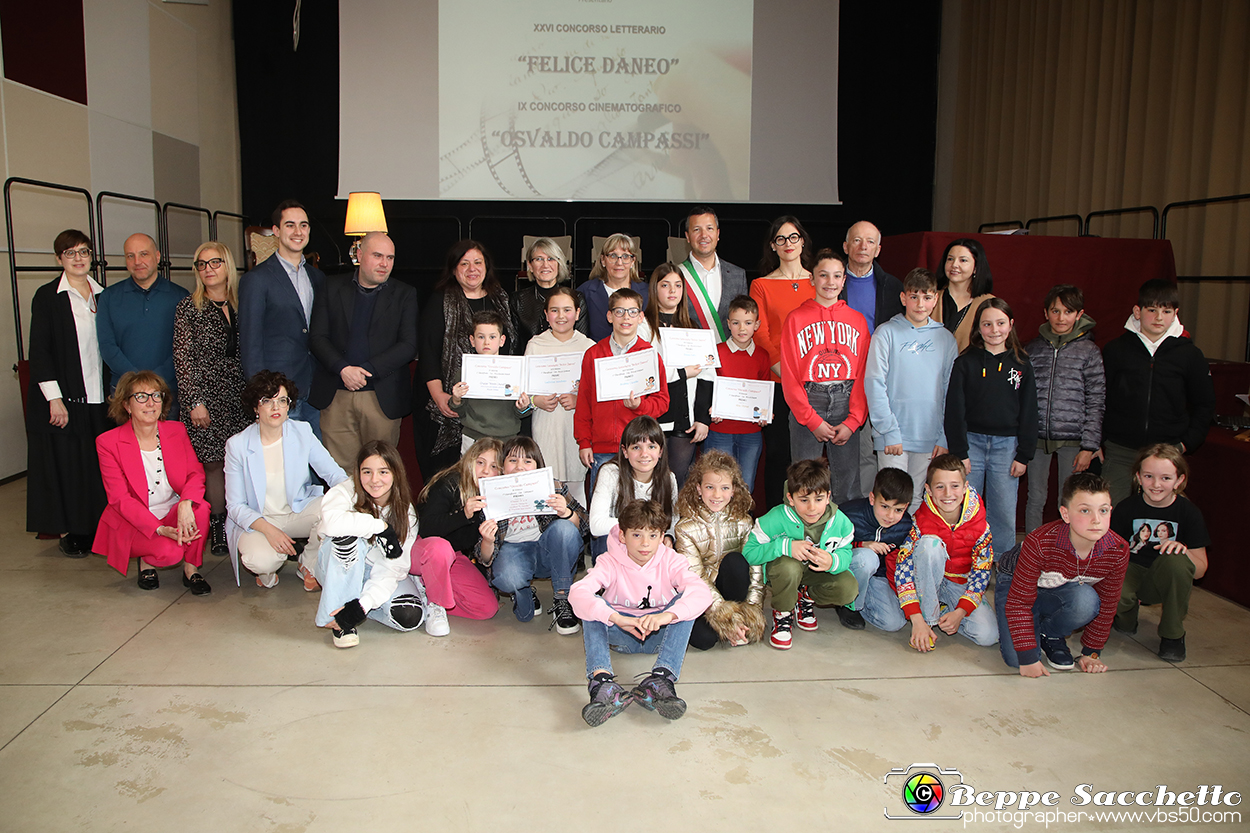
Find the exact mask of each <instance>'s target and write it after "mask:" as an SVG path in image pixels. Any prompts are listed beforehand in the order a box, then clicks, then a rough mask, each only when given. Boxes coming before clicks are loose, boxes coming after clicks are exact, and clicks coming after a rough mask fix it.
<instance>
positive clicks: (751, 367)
mask: <svg viewBox="0 0 1250 833" xmlns="http://www.w3.org/2000/svg"><path fill="white" fill-rule="evenodd" d="M716 351H717V352H718V353H719V354H720V367H719V368H717V370H716V375H717V376H724V377H727V378H730V379H754V380H756V381H759V382H767V381H768V380H770V379H772V378H773V370H772V367H773V359H772V356H770V355H768V351H767V350H766V349H764V347H763V346H762V345H760V344H758V343H756V345H755V355H749V354H748V353H747V351H746V350H738V351H733V350H730V349H729V342H728V341H723V342H721V343H720V344H718V345H717V346H716ZM700 384H706V383H704V382H700ZM711 429H712V430H713V431H716V432H719V433H721V434H756V433H759V431H760V426H759V424H758V423H754V422H745V421H743V420H740V419H726V420H721V421H720V422H717V423H714V424H713V425H712V426H711Z"/></svg>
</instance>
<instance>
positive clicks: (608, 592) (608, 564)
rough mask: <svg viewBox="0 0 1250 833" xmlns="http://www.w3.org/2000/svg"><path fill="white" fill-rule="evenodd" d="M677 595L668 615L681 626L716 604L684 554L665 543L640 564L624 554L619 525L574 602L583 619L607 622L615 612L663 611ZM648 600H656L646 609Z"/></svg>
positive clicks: (572, 596)
mask: <svg viewBox="0 0 1250 833" xmlns="http://www.w3.org/2000/svg"><path fill="white" fill-rule="evenodd" d="M600 590H602V591H603V595H602V596H600V595H599V591H600ZM678 593H681V598H680V599H678V600H677V601H676V602H675V603H674V604H673V606H672V607H671V608H669V612H670V613H672V614H674V615H675V616H676V617H677V621H679V622H685V621H687V620H689V619H693V618H694V617H696V616H698V615H699V614H700V613H702V612H703V611H705V610H707V609H708V607H709V606H710V605H711V604H712V593H711V591H709V590H708V589H707V584H705V583H704V581H703V579H701V578H699V577H698V576H697V575H695V574H694V571H693V570H691V569H690V562H689V561H688V560H687V559H686V557H685V556H684V555H679V554H678V552H677V551H676V550H674V549H673V548H672V547H670V546H668V545H667V544H663V543H662V544H660V546H659V549H657V550H656V553H655V555H653V556H651V560H650V561H648V562H647V563H646V565H645V566H639V565H638V564H637V563H636V562H635V561H634V560H633V559H632V558H630V557H629V553H627V552H626V551H625V544H624V543H622V541H621V529H620V527H619V526H614V527H612V531H611V532H609V533H608V551H607V552H606V553H604V554H603V555H601V556H599V560H598V561H596V562H595V566H594V567H591V568H590V571H589V572H588V573H586V576H585V577H584V578H582V579H581V580H580V581H578V582H575V583H574V584H573V589H571V590H570V591H569V603H570V604H572V605H573V612H574V613H576V614H577V616H578V618H580V619H585V620H588V621H591V622H604V623H607V622H608V621H609V617H611V615H612V611H613V610H615V611H616V612H618V613H624V614H626V615H627V616H645V615H646V614H648V613H655V612H657V611H660V610H663V609H664V607H665V606H666V605H667V604H668V603H669V602H671V601H672V600H673V597H675V596H676V595H677V594H678ZM644 598H645V599H649V600H650V602H651V605H650V606H649V607H648V608H646V609H642V608H639V607H638V605H639V604H641V603H642V600H643V599H644Z"/></svg>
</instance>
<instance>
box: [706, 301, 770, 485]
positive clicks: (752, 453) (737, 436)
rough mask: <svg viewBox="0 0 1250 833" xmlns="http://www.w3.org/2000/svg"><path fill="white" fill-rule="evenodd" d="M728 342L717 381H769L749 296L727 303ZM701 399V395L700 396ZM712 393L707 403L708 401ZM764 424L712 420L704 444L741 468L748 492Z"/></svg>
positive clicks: (757, 311)
mask: <svg viewBox="0 0 1250 833" xmlns="http://www.w3.org/2000/svg"><path fill="white" fill-rule="evenodd" d="M726 322H727V323H728V324H729V340H728V341H722V342H721V343H720V344H719V345H717V348H716V349H717V352H718V353H720V368H719V369H718V370H717V371H716V375H717V376H718V377H723V378H731V379H751V380H755V381H760V382H767V381H769V380H771V379H772V365H773V359H772V356H770V355H768V351H767V350H765V349H764V346H763V345H762V344H756V343H755V331H756V330H758V329H759V327H760V307H759V304H757V303H755V300H754V299H752V298H751V297H750V296H748V295H739V296H737V297H736V298H734V299H733V300H732V301H730V302H729V316H728V318H727V319H726ZM712 384H713V383H712V382H707V381H704V380H702V379H700V380H699V387H703V386H704V385H707V386H709V387H711V386H712ZM700 396H703V394H700ZM711 398H712V396H711V392H710V391H709V392H708V393H707V399H709V400H710V399H711ZM766 422H767V420H764V419H759V420H757V421H755V422H747V421H746V420H737V419H721V418H719V417H712V427H711V430H709V431H708V433H707V439H706V440H705V441H704V444H703V447H704V449H705V450H708V449H713V448H718V449H720V450H721V451H724V452H725V453H727V454H729V455H730V456H731V457H733V458H734V459H735V460H737V461H738V465H739V466H740V467H741V468H742V480H743V481H744V482H745V483H746V487H747V491H748V492H752V491H754V490H755V472H756V469H757V468H758V467H759V462H760V452H761V451H763V449H764V437H763V434H761V433H760V431H761V428H762V426H763V425H764V424H765V423H766Z"/></svg>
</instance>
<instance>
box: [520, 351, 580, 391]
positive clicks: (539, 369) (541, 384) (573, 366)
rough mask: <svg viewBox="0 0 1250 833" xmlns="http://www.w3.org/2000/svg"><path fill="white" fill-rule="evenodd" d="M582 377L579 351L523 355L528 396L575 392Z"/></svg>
mask: <svg viewBox="0 0 1250 833" xmlns="http://www.w3.org/2000/svg"><path fill="white" fill-rule="evenodd" d="M581 378H582V354H581V353H553V354H551V355H545V356H544V355H533V356H526V357H525V392H526V393H528V394H529V395H530V396H533V395H535V394H538V395H539V396H549V395H551V394H561V393H577V386H578V383H579V382H580V381H581Z"/></svg>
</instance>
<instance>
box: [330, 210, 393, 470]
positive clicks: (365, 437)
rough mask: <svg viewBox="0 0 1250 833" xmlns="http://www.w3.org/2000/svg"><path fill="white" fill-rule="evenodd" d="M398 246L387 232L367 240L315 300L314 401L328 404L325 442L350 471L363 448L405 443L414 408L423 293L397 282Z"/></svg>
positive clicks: (366, 236)
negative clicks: (355, 260) (349, 267)
mask: <svg viewBox="0 0 1250 833" xmlns="http://www.w3.org/2000/svg"><path fill="white" fill-rule="evenodd" d="M394 266H395V244H394V243H393V242H391V238H389V237H387V236H386V235H385V234H384V233H382V232H380V231H375V232H370V233H369V234H366V235H365V236H364V238H362V239H361V241H360V266H359V268H357V269H356V273H355V274H354V275H351V276H347V275H336V276H335V277H332V278H329V279H327V281H326V283H325V286H324V287H323V288H322V290H321V292H319V293H317V302H316V303H315V304H313V315H312V332H311V333H310V338H309V346H310V347H311V348H312V353H313V356H315V357H316V359H317V368H316V371H315V372H314V375H313V384H312V393H311V394H310V395H309V398H308V403H309V404H310V405H312V406H313V407H314V408H320V409H321V432H322V442H324V443H325V447H326V450H327V451H329V452H330V456H331V457H333V458H334V460H335V462H337V463H338V464H339V465H340V466H342V467H343V470H344V471H348V472H350V471H355V469H356V455H357V454H358V453H359V451H360V447H361V446H362V445H364V444H365V443H367V442H370V441H372V440H386V441H387V442H389V443H391V444H392V445H395V444H397V443H398V442H399V424H400V420H402V419H403V418H404V417H405V416H406V415H408V414H409V413H411V412H412V379H411V374H410V373H409V370H408V363H409V362H410V361H412V360H413V358H414V357H415V356H416V355H417V292H416V290H415V289H413V288H412V287H411V286H409V285H408V284H406V283H404V282H403V281H398V280H394V281H393V280H390V276H391V269H392V268H394Z"/></svg>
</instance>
